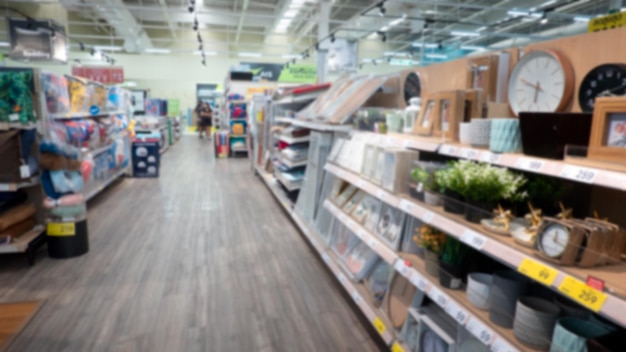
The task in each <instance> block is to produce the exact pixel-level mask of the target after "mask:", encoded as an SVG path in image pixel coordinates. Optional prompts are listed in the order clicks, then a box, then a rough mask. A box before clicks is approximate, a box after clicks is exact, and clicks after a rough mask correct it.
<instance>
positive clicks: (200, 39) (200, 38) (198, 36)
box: [196, 32, 202, 43]
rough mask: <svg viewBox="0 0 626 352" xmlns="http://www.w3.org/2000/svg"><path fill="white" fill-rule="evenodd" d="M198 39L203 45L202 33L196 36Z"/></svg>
mask: <svg viewBox="0 0 626 352" xmlns="http://www.w3.org/2000/svg"><path fill="white" fill-rule="evenodd" d="M196 38H198V42H200V43H202V36H201V35H200V33H199V32H198V34H197V35H196Z"/></svg>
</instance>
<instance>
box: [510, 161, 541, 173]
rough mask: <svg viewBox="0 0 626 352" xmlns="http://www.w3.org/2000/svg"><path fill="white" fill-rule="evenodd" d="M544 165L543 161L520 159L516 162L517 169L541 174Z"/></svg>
mask: <svg viewBox="0 0 626 352" xmlns="http://www.w3.org/2000/svg"><path fill="white" fill-rule="evenodd" d="M543 165H544V162H543V160H538V159H530V158H519V159H517V161H516V162H515V167H516V168H518V169H522V170H526V171H532V172H539V171H540V170H541V168H543Z"/></svg>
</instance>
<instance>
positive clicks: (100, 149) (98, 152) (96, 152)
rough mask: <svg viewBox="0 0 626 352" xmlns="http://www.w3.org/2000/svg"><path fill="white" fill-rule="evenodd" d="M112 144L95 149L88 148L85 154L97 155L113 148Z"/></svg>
mask: <svg viewBox="0 0 626 352" xmlns="http://www.w3.org/2000/svg"><path fill="white" fill-rule="evenodd" d="M111 146H112V144H109V145H105V146H104V147H100V148H97V149H93V150H87V151H85V152H84V153H83V154H84V155H92V156H96V155H100V154H102V153H104V152H106V151H108V150H111Z"/></svg>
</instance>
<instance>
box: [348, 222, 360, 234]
mask: <svg viewBox="0 0 626 352" xmlns="http://www.w3.org/2000/svg"><path fill="white" fill-rule="evenodd" d="M346 225H347V226H348V228H349V229H351V230H352V231H355V232H356V231H358V230H360V228H359V226H357V224H356V222H354V220H352V219H348V220H346Z"/></svg>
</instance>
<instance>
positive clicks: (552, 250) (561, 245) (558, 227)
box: [537, 222, 571, 259]
mask: <svg viewBox="0 0 626 352" xmlns="http://www.w3.org/2000/svg"><path fill="white" fill-rule="evenodd" d="M570 232H571V227H569V226H566V225H565V224H564V223H562V222H549V223H548V224H546V225H545V226H544V227H543V229H542V230H541V232H540V233H539V236H538V237H539V238H538V240H537V246H538V247H539V250H540V251H541V252H542V253H543V254H545V255H547V256H548V257H550V258H555V259H556V258H560V257H561V256H562V255H563V253H564V252H565V248H566V247H567V244H568V243H569V241H570Z"/></svg>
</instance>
